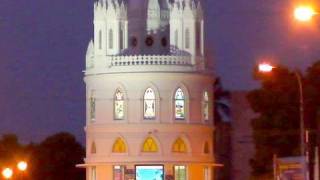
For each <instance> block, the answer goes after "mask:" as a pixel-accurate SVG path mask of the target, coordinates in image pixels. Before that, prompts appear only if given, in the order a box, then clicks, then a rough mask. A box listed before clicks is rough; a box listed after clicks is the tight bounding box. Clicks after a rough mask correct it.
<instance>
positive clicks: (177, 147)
mask: <svg viewBox="0 0 320 180" xmlns="http://www.w3.org/2000/svg"><path fill="white" fill-rule="evenodd" d="M172 152H179V153H185V152H187V146H186V144H185V143H184V141H183V139H181V138H178V139H177V140H176V141H175V142H174V144H173V146H172Z"/></svg>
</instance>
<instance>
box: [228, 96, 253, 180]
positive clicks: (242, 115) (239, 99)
mask: <svg viewBox="0 0 320 180" xmlns="http://www.w3.org/2000/svg"><path fill="white" fill-rule="evenodd" d="M246 96H247V91H234V92H232V93H231V103H230V104H231V116H232V117H231V119H232V123H231V124H232V125H231V126H232V132H231V148H232V153H231V157H232V158H231V179H232V180H247V179H250V174H251V167H250V163H249V161H250V159H251V158H252V157H253V156H254V152H255V151H254V142H253V135H252V132H253V131H252V128H251V120H252V119H253V118H254V117H256V116H257V114H256V113H254V112H253V110H252V109H251V107H250V104H249V102H248V101H247V98H246Z"/></svg>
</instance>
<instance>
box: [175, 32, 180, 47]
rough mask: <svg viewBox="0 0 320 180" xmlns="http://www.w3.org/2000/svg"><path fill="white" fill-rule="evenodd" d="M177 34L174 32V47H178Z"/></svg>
mask: <svg viewBox="0 0 320 180" xmlns="http://www.w3.org/2000/svg"><path fill="white" fill-rule="evenodd" d="M178 36H179V33H178V30H175V32H174V43H175V45H176V47H178V43H179V42H178V40H179V37H178Z"/></svg>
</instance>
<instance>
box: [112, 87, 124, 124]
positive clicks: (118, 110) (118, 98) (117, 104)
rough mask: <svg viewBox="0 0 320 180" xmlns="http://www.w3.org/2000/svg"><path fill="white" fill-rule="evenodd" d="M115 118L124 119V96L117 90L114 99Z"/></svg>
mask: <svg viewBox="0 0 320 180" xmlns="http://www.w3.org/2000/svg"><path fill="white" fill-rule="evenodd" d="M114 116H115V117H114V118H115V119H116V120H122V119H124V94H123V93H122V92H121V91H120V90H117V91H116V94H115V97H114Z"/></svg>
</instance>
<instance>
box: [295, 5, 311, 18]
mask: <svg viewBox="0 0 320 180" xmlns="http://www.w3.org/2000/svg"><path fill="white" fill-rule="evenodd" d="M314 15H316V12H315V10H314V9H313V8H312V7H311V6H300V7H297V8H296V9H295V10H294V17H295V19H296V20H298V21H302V22H307V21H310V20H311V19H312V17H313V16H314Z"/></svg>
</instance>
